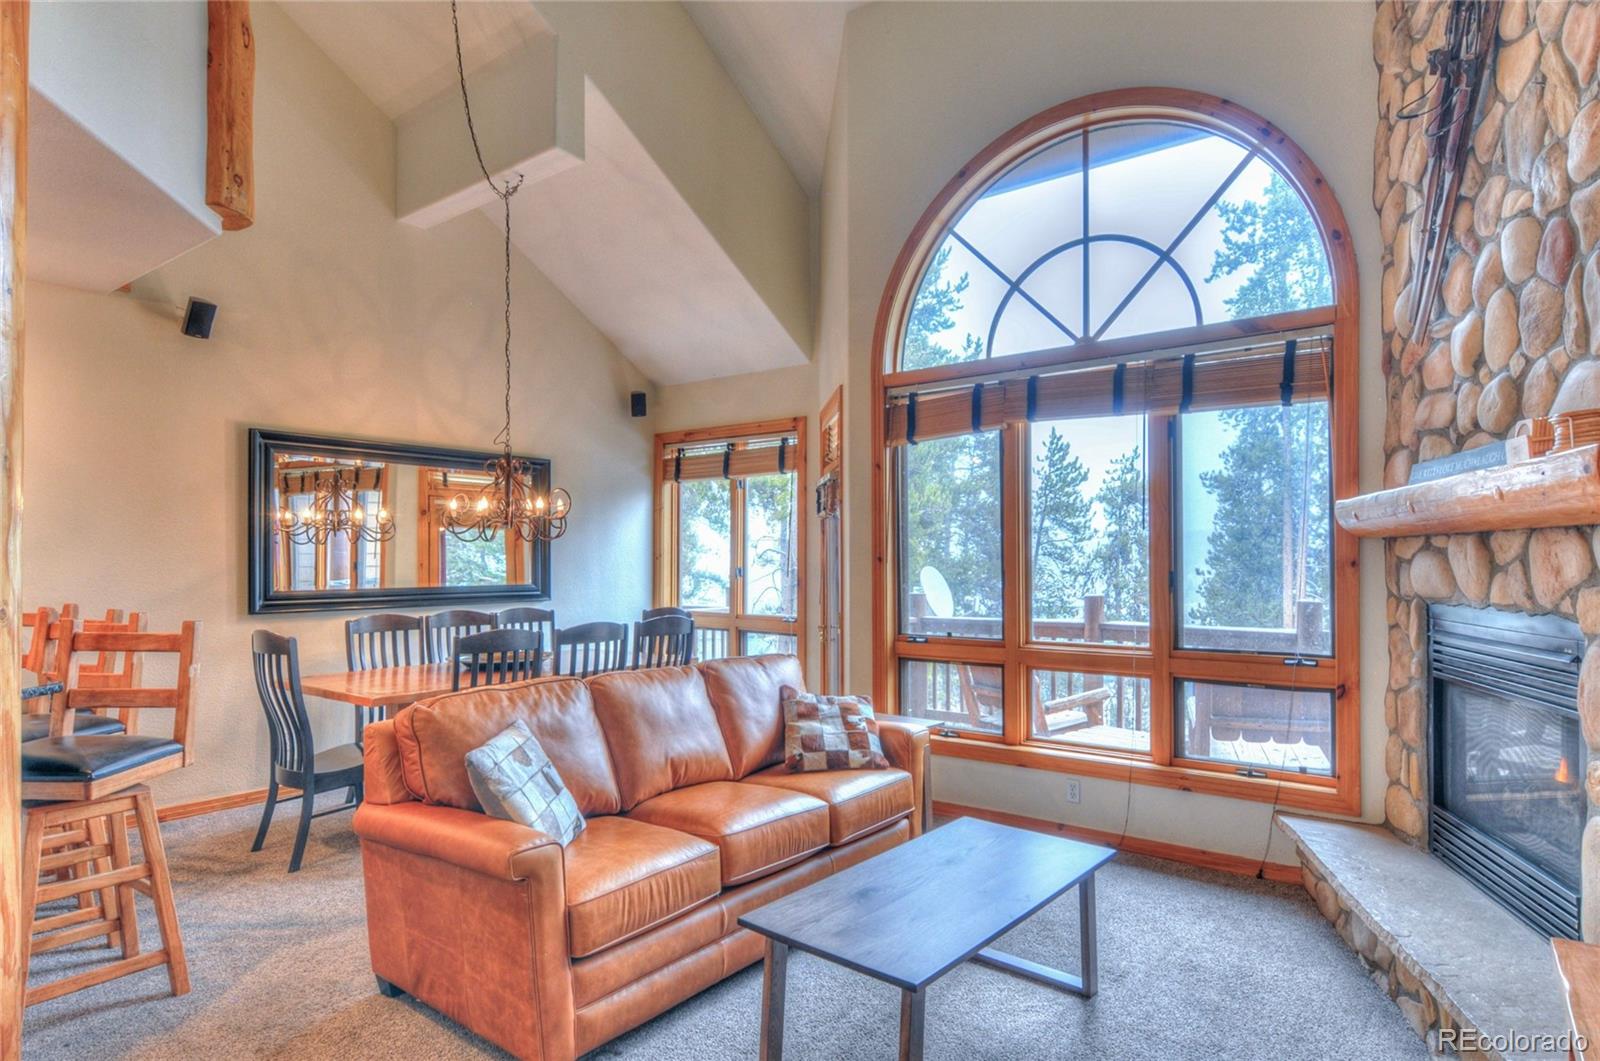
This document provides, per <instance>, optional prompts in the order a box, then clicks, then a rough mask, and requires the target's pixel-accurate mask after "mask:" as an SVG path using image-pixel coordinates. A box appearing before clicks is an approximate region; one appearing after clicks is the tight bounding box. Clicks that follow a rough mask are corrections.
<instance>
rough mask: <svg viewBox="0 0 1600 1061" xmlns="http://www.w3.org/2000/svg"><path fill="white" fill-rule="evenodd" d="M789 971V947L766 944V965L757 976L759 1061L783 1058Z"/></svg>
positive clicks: (768, 942) (771, 943)
mask: <svg viewBox="0 0 1600 1061" xmlns="http://www.w3.org/2000/svg"><path fill="white" fill-rule="evenodd" d="M788 971H789V945H788V944H787V943H779V942H778V941H777V940H775V939H769V940H767V964H766V967H765V969H764V970H763V972H762V975H761V1061H779V1058H781V1057H783V992H784V980H785V978H786V977H787V975H788Z"/></svg>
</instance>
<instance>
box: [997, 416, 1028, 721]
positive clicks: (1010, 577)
mask: <svg viewBox="0 0 1600 1061" xmlns="http://www.w3.org/2000/svg"><path fill="white" fill-rule="evenodd" d="M1027 430H1028V426H1027V425H1026V424H1008V425H1006V427H1005V429H1004V430H1003V431H1002V432H1001V433H1000V513H1001V514H1000V541H1001V551H1000V571H1001V601H1002V607H1001V612H1002V614H1003V621H1002V623H1001V634H1002V639H1003V642H1004V644H1005V657H1006V666H1005V679H1004V681H1005V699H1004V702H1003V706H1004V710H1003V717H1004V730H1005V742H1006V743H1007V744H1021V743H1022V742H1023V741H1024V740H1026V739H1027V737H1028V736H1029V734H1028V704H1029V700H1030V698H1031V690H1030V689H1029V681H1030V679H1029V675H1028V670H1027V668H1026V667H1025V666H1023V663H1022V649H1023V645H1024V643H1025V642H1026V641H1027V638H1028V626H1029V621H1028V620H1029V616H1028V601H1027V596H1028V593H1029V588H1028V587H1029V585H1030V578H1031V573H1030V572H1029V571H1028V541H1027V533H1026V528H1027V526H1028V489H1027V474H1028V437H1027Z"/></svg>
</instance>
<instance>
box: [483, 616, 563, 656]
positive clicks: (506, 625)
mask: <svg viewBox="0 0 1600 1061" xmlns="http://www.w3.org/2000/svg"><path fill="white" fill-rule="evenodd" d="M494 620H495V622H494V625H495V629H496V630H537V631H538V632H539V636H540V637H542V638H543V639H544V647H545V648H549V647H550V646H551V645H553V644H555V640H556V613H555V611H554V610H553V609H551V608H504V609H502V610H500V611H498V612H495V613H494Z"/></svg>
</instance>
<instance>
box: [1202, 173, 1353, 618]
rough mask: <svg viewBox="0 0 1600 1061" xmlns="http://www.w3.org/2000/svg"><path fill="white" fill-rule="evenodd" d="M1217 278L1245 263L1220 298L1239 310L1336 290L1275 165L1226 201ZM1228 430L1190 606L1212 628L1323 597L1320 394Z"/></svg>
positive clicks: (1306, 216) (1325, 492)
mask: <svg viewBox="0 0 1600 1061" xmlns="http://www.w3.org/2000/svg"><path fill="white" fill-rule="evenodd" d="M1217 209H1218V211H1219V213H1220V214H1221V215H1222V218H1223V233H1222V247H1221V248H1220V249H1218V251H1217V253H1216V257H1215V259H1214V260H1213V262H1212V269H1211V275H1210V277H1209V278H1208V279H1211V280H1215V279H1217V278H1219V277H1222V276H1228V275H1232V274H1233V273H1236V272H1238V271H1240V270H1241V269H1245V268H1250V269H1251V272H1250V275H1249V276H1248V277H1247V278H1246V279H1245V281H1244V283H1243V284H1241V285H1240V287H1239V289H1238V291H1237V292H1236V293H1235V294H1234V295H1233V296H1232V297H1231V298H1229V299H1228V300H1227V306H1228V309H1229V310H1230V311H1231V313H1232V314H1233V316H1234V318H1236V319H1238V318H1245V317H1257V316H1263V315H1266V314H1269V313H1278V312H1282V311H1285V310H1293V309H1307V308H1311V307H1314V306H1323V305H1327V304H1328V303H1330V302H1331V301H1332V300H1333V291H1332V286H1331V281H1330V274H1329V271H1328V263H1327V258H1326V255H1325V254H1324V251H1323V247H1322V241H1321V238H1320V236H1319V235H1318V233H1317V229H1316V225H1315V223H1314V222H1313V221H1312V218H1311V214H1310V212H1309V211H1308V210H1307V209H1306V207H1305V204H1304V203H1303V202H1302V201H1301V200H1300V197H1299V195H1298V194H1297V193H1296V192H1295V191H1294V189H1293V188H1291V187H1290V186H1289V184H1288V182H1286V181H1285V180H1284V179H1283V178H1282V177H1280V176H1278V175H1277V174H1273V177H1272V180H1271V182H1270V183H1269V184H1268V186H1267V189H1266V192H1265V194H1264V195H1263V196H1262V197H1261V199H1259V200H1255V201H1247V202H1243V203H1227V202H1222V203H1219V204H1218V206H1217ZM1220 419H1221V422H1222V423H1223V424H1224V425H1226V426H1227V427H1230V428H1232V429H1233V430H1234V432H1235V434H1234V436H1233V439H1232V441H1231V442H1230V443H1229V444H1228V446H1227V448H1225V449H1224V450H1223V452H1222V454H1221V467H1220V468H1219V469H1217V470H1216V471H1212V472H1206V473H1202V474H1201V476H1200V479H1201V482H1202V484H1203V485H1204V487H1205V489H1206V490H1207V491H1208V492H1210V493H1211V494H1212V495H1213V496H1214V497H1215V499H1216V503H1217V511H1216V518H1215V520H1214V523H1213V526H1212V530H1211V533H1210V534H1209V535H1208V536H1207V539H1206V545H1207V549H1206V556H1205V558H1204V561H1203V563H1201V564H1200V565H1198V566H1197V567H1196V568H1195V569H1194V570H1195V574H1196V575H1197V576H1198V577H1199V586H1198V591H1197V593H1196V594H1195V599H1194V600H1193V601H1191V602H1190V603H1189V608H1188V615H1189V619H1190V620H1191V621H1193V622H1196V623H1199V624H1202V625H1207V626H1244V627H1290V626H1293V625H1294V621H1295V604H1296V602H1297V601H1299V600H1303V599H1321V600H1326V599H1327V598H1328V585H1329V583H1328V546H1329V525H1328V520H1329V512H1328V496H1329V488H1328V468H1329V435H1328V411H1327V405H1326V403H1322V402H1316V403H1303V404H1297V405H1294V406H1292V407H1282V406H1262V407H1256V408H1247V409H1232V410H1228V411H1226V412H1224V413H1222V414H1220Z"/></svg>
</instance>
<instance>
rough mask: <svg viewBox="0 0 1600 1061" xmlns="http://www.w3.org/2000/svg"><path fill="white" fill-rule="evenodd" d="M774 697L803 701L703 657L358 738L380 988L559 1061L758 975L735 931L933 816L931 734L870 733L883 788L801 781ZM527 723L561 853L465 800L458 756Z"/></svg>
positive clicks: (449, 702)
mask: <svg viewBox="0 0 1600 1061" xmlns="http://www.w3.org/2000/svg"><path fill="white" fill-rule="evenodd" d="M784 685H793V686H795V687H797V688H799V687H802V681H801V674H800V665H799V662H798V660H796V659H795V658H794V657H793V656H760V657H752V658H742V659H727V660H716V661H713V662H707V663H701V664H698V665H696V666H691V667H671V668H659V669H652V670H640V671H623V672H616V673H611V674H604V675H599V676H596V677H593V678H589V679H586V680H579V679H574V678H554V679H549V678H546V679H540V680H538V681H533V682H524V683H520V684H515V685H501V686H487V687H480V688H477V689H471V690H464V691H461V692H457V693H450V694H447V695H444V696H440V697H436V698H434V699H432V700H428V701H423V702H420V703H418V704H415V705H413V706H412V707H409V708H407V709H405V710H404V711H401V712H400V713H399V714H398V715H397V716H396V717H395V718H394V719H393V720H392V721H387V722H378V723H375V724H373V725H370V726H368V727H367V729H366V735H365V741H364V743H365V748H366V752H365V759H366V762H365V771H366V795H365V801H364V802H363V804H362V806H361V807H360V808H359V809H358V810H357V811H356V815H355V831H356V833H357V834H358V835H359V836H360V838H361V859H362V868H363V873H364V877H365V887H366V905H367V932H368V938H369V944H370V947H371V953H372V969H373V972H374V973H375V974H376V975H377V977H378V984H379V988H380V990H382V991H383V992H384V993H385V994H390V995H395V994H399V993H401V992H404V993H407V994H410V995H412V996H413V997H415V998H417V999H419V1000H421V1001H422V1002H425V1003H427V1004H428V1005H429V1006H432V1007H433V1008H434V1009H436V1010H438V1011H439V1012H440V1013H443V1014H444V1015H446V1016H448V1017H450V1018H451V1019H452V1020H454V1021H457V1022H458V1023H460V1024H463V1025H465V1026H466V1027H468V1028H470V1029H471V1030H473V1031H474V1032H477V1033H478V1034H479V1035H481V1036H483V1037H484V1038H486V1039H488V1040H490V1041H492V1042H494V1043H496V1044H498V1045H499V1046H501V1047H503V1048H505V1049H506V1050H509V1051H511V1052H512V1053H513V1054H516V1055H517V1056H519V1057H524V1058H540V1059H544V1061H561V1059H569V1058H573V1057H575V1056H576V1055H578V1054H582V1053H585V1052H587V1051H589V1050H592V1049H594V1048H595V1047H597V1046H599V1045H601V1044H602V1043H605V1042H607V1041H609V1040H610V1039H612V1038H614V1037H616V1036H617V1035H620V1034H622V1033H623V1032H625V1031H628V1030H629V1029H631V1028H634V1027H636V1026H638V1025H639V1024H642V1023H643V1022H645V1021H647V1020H649V1019H650V1018H652V1017H654V1016H656V1015H657V1014H660V1013H662V1012H664V1011H665V1010H667V1009H670V1008H671V1007H673V1006H675V1005H677V1004H678V1003H679V1002H682V1001H683V1000H684V999H686V998H689V997H690V996H692V995H694V994H695V993H697V992H699V991H702V990H704V989H705V988H706V987H709V986H710V985H711V984H714V983H716V982H717V981H719V980H721V979H722V978H724V977H726V976H729V975H731V974H732V973H734V972H737V971H738V970H740V969H743V968H744V967H746V966H748V965H750V964H752V963H753V962H756V961H758V960H759V959H760V958H761V957H762V955H763V953H764V941H763V940H762V939H761V938H760V937H758V936H756V935H755V934H753V933H751V932H748V931H746V930H745V929H741V928H739V927H738V925H737V921H738V918H739V917H740V916H741V915H742V914H744V913H746V912H747V911H749V910H752V909H754V908H755V907H758V906H761V905H762V904H764V903H767V902H771V901H772V900H774V899H776V898H778V897H780V896H782V895H785V894H787V893H789V892H792V891H795V890H797V889H798V888H801V887H803V886H805V885H807V884H810V883H812V882H813V881H816V880H820V879H821V878H823V877H826V876H827V875H828V874H830V873H832V872H834V871H835V870H838V869H843V868H844V867H846V866H850V865H853V864H855V863H857V862H860V861H862V860H863V859H866V858H870V857H871V856H872V855H875V854H877V853H879V852H882V851H886V850H888V849H889V848H891V847H893V846H895V845H896V844H899V843H902V842H904V841H905V840H907V839H909V838H911V837H912V836H915V835H917V834H919V833H920V832H921V830H922V827H923V822H924V821H925V820H926V815H927V813H928V809H927V808H928V803H927V792H928V788H927V772H928V767H927V763H928V735H927V729H926V726H925V725H923V724H921V723H917V722H914V721H910V720H900V719H895V718H884V719H882V720H880V724H879V728H880V735H881V737H882V742H883V748H884V754H885V756H886V757H887V758H888V759H889V761H890V763H891V764H892V768H890V769H881V770H873V769H868V770H840V771H829V772H823V773H800V774H793V773H790V772H788V770H787V769H786V768H785V766H784V765H783V762H782V758H783V712H782V708H781V706H780V703H779V689H780V688H781V687H782V686H784ZM519 718H520V719H522V720H523V721H524V722H526V723H527V725H528V727H529V728H530V729H531V730H532V731H533V733H534V734H535V735H536V736H537V737H538V738H539V742H540V743H541V744H542V745H543V746H544V748H545V750H546V752H547V753H548V754H549V756H550V758H551V761H552V762H553V763H554V764H555V766H556V768H557V770H559V771H560V773H561V777H562V779H563V780H564V781H565V782H566V785H567V787H568V788H569V789H570V790H571V791H572V793H573V795H574V796H575V797H576V799H577V802H578V806H579V809H580V810H582V812H583V814H584V816H585V818H586V819H587V826H586V828H585V829H584V831H583V833H582V834H580V835H579V836H578V837H577V839H575V840H574V841H573V842H572V843H571V844H570V845H569V846H568V847H566V848H565V849H563V848H562V847H561V846H560V844H558V843H557V842H556V841H555V840H554V839H553V838H551V837H549V836H547V835H545V834H543V833H540V832H538V831H536V830H533V829H530V828H527V827H526V826H523V825H519V824H517V823H515V822H510V821H504V820H500V819H495V818H490V817H488V816H487V815H485V814H483V813H482V811H481V810H480V809H479V807H478V804H477V801H476V799H475V798H474V797H473V793H472V788H471V784H470V782H469V781H468V778H467V772H466V765H465V756H466V754H467V752H468V751H470V750H471V749H473V748H475V747H477V746H478V745H479V744H482V743H483V742H484V741H486V740H488V739H489V738H491V737H493V736H494V735H495V734H497V733H499V732H500V731H501V730H503V729H504V728H505V727H506V726H508V725H510V724H511V722H512V721H514V720H515V719H519ZM749 1017H750V1024H751V1028H752V1034H753V1033H754V1029H755V1028H756V1026H757V1022H758V1021H759V1019H760V1015H759V1014H758V1013H755V1012H752V1013H750V1014H749Z"/></svg>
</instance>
